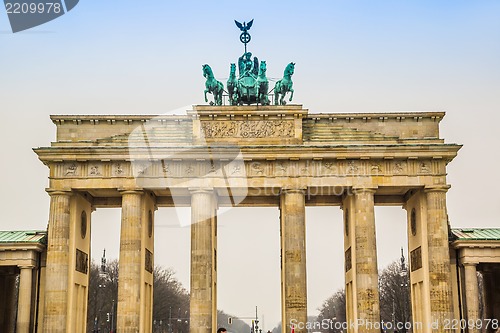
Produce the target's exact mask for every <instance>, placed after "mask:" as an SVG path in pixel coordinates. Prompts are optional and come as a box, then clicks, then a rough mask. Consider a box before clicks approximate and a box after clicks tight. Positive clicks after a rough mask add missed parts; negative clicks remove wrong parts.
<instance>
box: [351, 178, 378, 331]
mask: <svg viewBox="0 0 500 333" xmlns="http://www.w3.org/2000/svg"><path fill="white" fill-rule="evenodd" d="M375 191H376V189H374V188H353V194H354V212H353V218H354V221H353V223H352V224H351V226H352V228H353V229H354V243H355V244H354V247H355V262H354V263H353V267H354V269H355V270H354V272H355V277H354V278H355V279H356V290H355V291H354V292H355V293H356V295H357V304H356V306H357V314H358V316H357V318H356V320H357V321H359V322H361V323H366V325H361V326H359V327H358V331H359V332H363V333H369V332H377V333H379V331H380V330H378V331H377V330H376V329H375V327H376V324H378V323H379V322H380V301H379V292H378V267H377V241H376V235H375V203H374V194H375Z"/></svg>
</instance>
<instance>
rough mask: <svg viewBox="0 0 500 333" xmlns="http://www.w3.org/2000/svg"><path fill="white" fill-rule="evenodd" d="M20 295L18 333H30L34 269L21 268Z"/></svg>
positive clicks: (18, 300) (18, 302)
mask: <svg viewBox="0 0 500 333" xmlns="http://www.w3.org/2000/svg"><path fill="white" fill-rule="evenodd" d="M20 269H21V274H20V278H19V294H18V297H17V330H16V332H17V333H28V332H29V329H30V321H31V320H30V318H31V296H32V290H31V289H32V288H31V287H32V281H33V267H30V266H29V267H24V266H23V267H20Z"/></svg>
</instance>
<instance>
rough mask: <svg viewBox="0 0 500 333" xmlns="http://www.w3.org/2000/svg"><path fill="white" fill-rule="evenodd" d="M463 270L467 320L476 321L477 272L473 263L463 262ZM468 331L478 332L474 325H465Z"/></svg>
mask: <svg viewBox="0 0 500 333" xmlns="http://www.w3.org/2000/svg"><path fill="white" fill-rule="evenodd" d="M464 271H465V302H466V309H467V322H474V323H475V322H476V320H477V319H480V317H479V288H478V285H477V272H476V264H475V263H464ZM467 327H468V329H469V330H468V332H469V333H478V332H480V330H478V329H476V328H475V327H474V325H467Z"/></svg>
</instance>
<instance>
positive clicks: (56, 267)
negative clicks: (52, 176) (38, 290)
mask: <svg viewBox="0 0 500 333" xmlns="http://www.w3.org/2000/svg"><path fill="white" fill-rule="evenodd" d="M49 195H50V212H49V227H48V230H49V233H48V244H47V268H46V284H45V310H44V315H45V317H44V322H43V332H44V333H63V332H66V318H67V311H68V276H69V271H68V265H69V257H68V255H69V231H70V196H71V192H63V191H52V192H49Z"/></svg>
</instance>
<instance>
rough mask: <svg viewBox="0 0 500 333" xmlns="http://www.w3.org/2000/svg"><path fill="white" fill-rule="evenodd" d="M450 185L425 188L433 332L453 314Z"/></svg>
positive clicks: (439, 328)
mask: <svg viewBox="0 0 500 333" xmlns="http://www.w3.org/2000/svg"><path fill="white" fill-rule="evenodd" d="M448 188H449V186H435V187H426V188H425V193H426V201H427V237H426V238H427V245H428V251H429V257H428V260H429V291H430V310H431V321H432V323H438V328H437V329H436V328H434V327H433V329H432V331H433V332H442V331H443V325H444V323H445V322H446V320H451V319H453V317H454V316H453V298H452V292H451V270H450V252H449V251H450V250H449V245H448V215H447V212H446V192H447V191H448ZM424 324H425V323H424Z"/></svg>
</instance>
